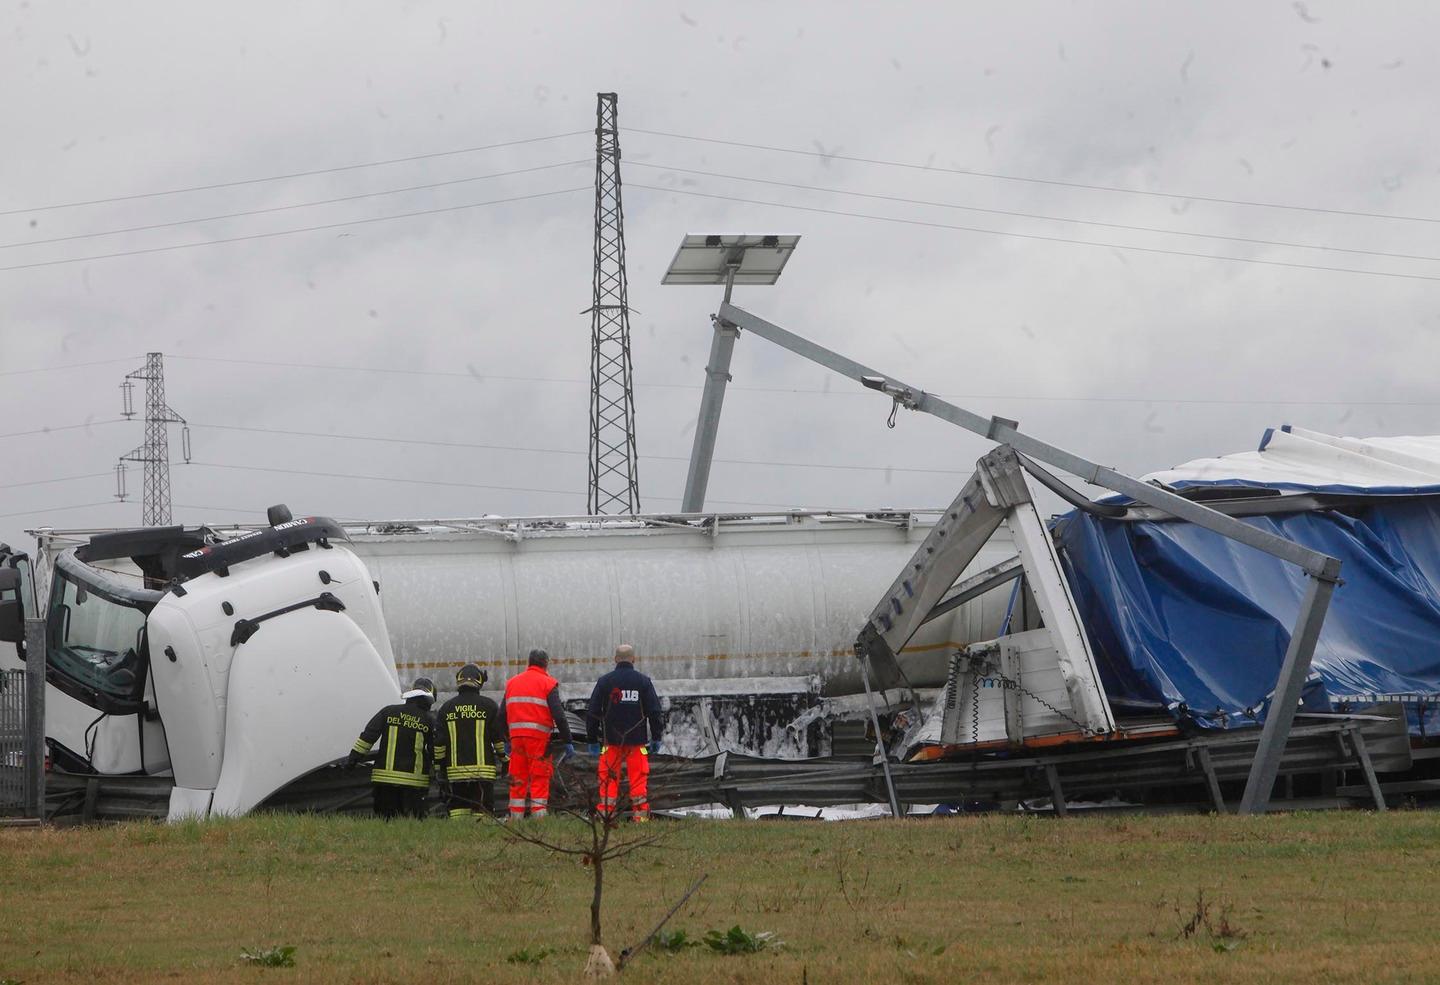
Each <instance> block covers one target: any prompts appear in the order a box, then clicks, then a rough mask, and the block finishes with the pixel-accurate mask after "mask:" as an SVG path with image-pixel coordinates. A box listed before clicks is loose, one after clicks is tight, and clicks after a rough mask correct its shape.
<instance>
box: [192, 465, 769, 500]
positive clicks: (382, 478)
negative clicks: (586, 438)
mask: <svg viewBox="0 0 1440 985" xmlns="http://www.w3.org/2000/svg"><path fill="white" fill-rule="evenodd" d="M187 467H188V468H195V467H199V468H211V469H233V470H235V471H239V472H274V473H277V474H280V475H304V476H313V477H315V478H320V479H351V480H359V481H363V482H400V483H406V484H409V485H418V486H450V487H454V488H460V489H490V490H497V491H502V492H528V493H550V494H553V495H556V496H574V497H575V498H577V499H583V498H584V491H583V490H579V489H544V488H537V487H533V486H502V485H492V484H487V483H477V482H450V481H446V480H442V479H411V478H404V477H401V476H393V475H354V474H349V473H342V472H310V471H306V470H304V469H282V468H271V467H269V466H263V465H227V464H223V463H221V462H190V463H189V464H188V465H187ZM648 498H650V499H661V500H665V501H666V502H672V503H678V502H680V501H681V500H680V497H679V496H649V497H648ZM719 502H724V503H732V504H734V505H736V506H762V507H766V508H775V509H787V508H788V507H787V506H785V505H783V504H777V503H749V502H745V501H744V500H738V499H724V500H719Z"/></svg>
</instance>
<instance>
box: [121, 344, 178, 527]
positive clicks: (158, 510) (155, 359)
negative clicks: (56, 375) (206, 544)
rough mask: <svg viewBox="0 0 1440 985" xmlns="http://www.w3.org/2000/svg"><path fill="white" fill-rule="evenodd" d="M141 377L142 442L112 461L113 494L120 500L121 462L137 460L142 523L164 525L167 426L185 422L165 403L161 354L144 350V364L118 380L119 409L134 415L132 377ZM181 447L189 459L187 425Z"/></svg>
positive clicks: (167, 516) (167, 478)
mask: <svg viewBox="0 0 1440 985" xmlns="http://www.w3.org/2000/svg"><path fill="white" fill-rule="evenodd" d="M136 380H144V381H145V443H144V444H143V445H141V446H140V447H139V448H136V449H135V450H134V451H132V452H130V453H129V454H128V455H121V456H120V461H118V462H116V463H115V496H116V498H117V499H119V500H121V501H122V502H123V501H124V499H125V496H126V490H125V463H126V462H139V463H140V464H142V465H143V466H144V467H145V493H144V497H143V502H142V513H143V518H142V521H141V522H142V523H143V524H144V525H145V526H147V527H164V526H168V525H169V523H170V428H169V425H170V424H172V423H174V424H180V425H185V418H183V417H181V416H180V415H179V414H177V413H175V411H173V410H171V409H170V406H169V405H168V404H166V403H165V355H164V353H160V352H151V353H147V354H146V356H145V365H144V366H143V367H142V368H140V369H137V370H135V372H133V373H126V374H125V382H124V383H121V384H120V392H121V395H122V398H123V401H124V405H123V410H122V413H123V414H124V416H126V417H134V416H135V381H136ZM180 444H181V450H182V452H183V454H184V458H185V461H187V462H188V461H190V428H189V426H188V425H185V426H184V428H183V430H182V431H181V432H180Z"/></svg>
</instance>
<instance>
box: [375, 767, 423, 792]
mask: <svg viewBox="0 0 1440 985" xmlns="http://www.w3.org/2000/svg"><path fill="white" fill-rule="evenodd" d="M370 782H371V783H380V784H384V785H386V786H392V787H416V788H419V789H421V790H425V789H428V788H429V786H430V778H429V777H428V776H424V775H417V774H415V773H404V772H401V771H400V770H380V769H375V770H371V771H370Z"/></svg>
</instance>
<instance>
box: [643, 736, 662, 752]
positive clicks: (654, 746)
mask: <svg viewBox="0 0 1440 985" xmlns="http://www.w3.org/2000/svg"><path fill="white" fill-rule="evenodd" d="M645 748H646V749H648V750H650V755H652V756H653V755H655V754H656V753H657V752H659V751H660V740H659V739H651V740H650V744H649V745H647V746H646V747H645Z"/></svg>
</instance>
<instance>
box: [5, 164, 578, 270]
mask: <svg viewBox="0 0 1440 985" xmlns="http://www.w3.org/2000/svg"><path fill="white" fill-rule="evenodd" d="M590 190H591V188H590V186H589V185H584V186H581V187H578V188H561V189H557V190H556V191H553V192H536V193H535V194H533V195H514V196H511V197H510V198H494V199H490V200H489V201H485V202H469V203H466V204H464V205H447V206H444V207H442V208H435V209H421V210H419V211H417V212H400V213H397V214H395V215H380V216H372V217H371V218H369V219H350V220H348V221H346V222H330V223H326V224H324V225H321V226H305V227H303V228H301V229H277V230H275V231H274V232H268V233H252V234H251V235H249V236H229V237H227V238H225V239H207V240H204V241H203V242H199V243H177V244H175V245H173V246H154V247H150V248H149V249H143V250H120V251H118V252H115V253H98V254H95V255H93V256H83V257H68V258H65V259H62V260H41V261H38V262H36V263H17V264H12V265H11V266H8V267H0V271H4V270H29V269H30V268H32V267H55V266H59V265H61V264H67V263H86V262H88V261H91V260H110V259H113V258H115V257H129V256H141V255H144V254H146V253H168V252H170V251H171V250H191V249H195V248H196V247H199V246H219V245H220V244H222V243H243V242H247V241H249V240H256V239H272V238H274V237H276V236H293V235H295V234H296V233H314V232H322V231H324V230H326V229H343V228H346V227H348V226H364V225H368V224H369V223H373V222H390V221H392V220H395V219H413V218H416V217H417V216H425V215H439V214H440V213H442V212H460V211H463V210H465V209H478V208H483V207H485V206H487V205H506V204H508V203H510V202H526V201H530V200H532V199H538V198H551V197H553V196H555V195H569V194H572V193H574V192H588V191H590Z"/></svg>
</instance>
